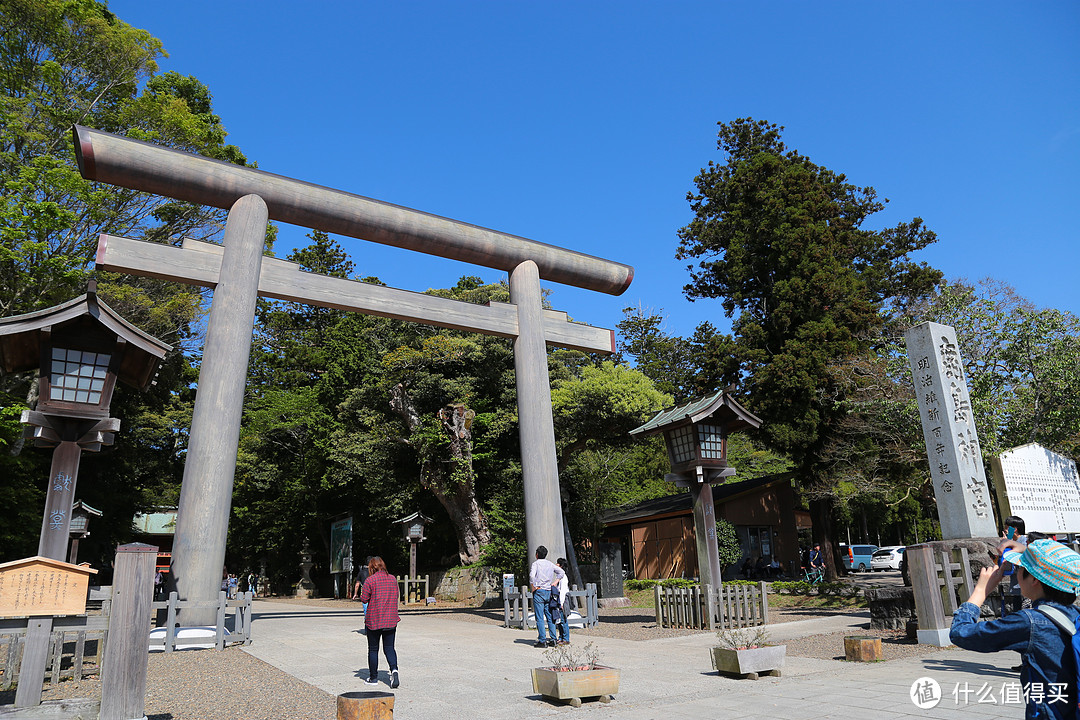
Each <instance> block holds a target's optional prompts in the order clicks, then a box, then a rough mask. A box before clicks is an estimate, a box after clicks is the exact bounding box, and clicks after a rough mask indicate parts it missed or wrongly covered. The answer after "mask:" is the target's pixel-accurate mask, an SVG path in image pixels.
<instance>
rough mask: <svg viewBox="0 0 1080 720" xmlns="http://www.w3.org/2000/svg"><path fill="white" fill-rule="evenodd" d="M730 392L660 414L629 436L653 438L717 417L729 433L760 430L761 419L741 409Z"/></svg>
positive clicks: (691, 402) (721, 391)
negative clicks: (751, 429) (758, 428)
mask: <svg viewBox="0 0 1080 720" xmlns="http://www.w3.org/2000/svg"><path fill="white" fill-rule="evenodd" d="M729 390H730V388H725V389H723V390H718V391H716V392H715V393H713V394H712V395H706V396H705V397H702V398H697V399H696V400H690V401H688V402H685V403H683V404H682V405H676V406H675V407H673V408H669V409H667V410H661V411H660V412H658V413H657V414H656V415H654V416H653V417H652V419H650V420H649V421H648V422H647V423H645V424H644V425H642V426H641V427H637V428H634V429H633V430H631V431H630V434H631V435H655V434H656V433H659V432H663V431H664V430H668V429H673V428H676V427H679V426H681V425H690V424H693V423H698V422H701V421H702V420H705V419H706V418H709V417H712V416H714V415H716V416H717V417H718V418H719V419H720V420H721V422H722V423H723V424H724V426H725V427H726V429H727V431H728V432H733V431H736V430H742V429H745V428H751V427H752V428H757V427H761V419H760V418H758V417H757V416H756V415H754V414H753V413H751V412H750V411H749V410H747V409H746V408H744V407H743V406H742V405H740V404H739V403H738V402H736V401H735V398H733V397H731V395H730V394H729Z"/></svg>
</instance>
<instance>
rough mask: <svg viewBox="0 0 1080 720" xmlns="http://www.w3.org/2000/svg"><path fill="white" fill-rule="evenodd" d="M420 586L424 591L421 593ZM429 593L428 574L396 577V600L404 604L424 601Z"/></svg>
mask: <svg viewBox="0 0 1080 720" xmlns="http://www.w3.org/2000/svg"><path fill="white" fill-rule="evenodd" d="M420 588H423V589H424V591H423V593H422V594H421V592H420ZM429 597H430V595H429V594H428V576H427V575H423V576H421V575H417V576H416V577H409V576H408V575H406V576H405V577H399V578H398V600H399V601H400V602H402V603H405V604H406V605H407V604H409V603H418V602H425V601H426V600H427V599H428V598H429Z"/></svg>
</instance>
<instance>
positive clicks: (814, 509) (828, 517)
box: [810, 497, 843, 582]
mask: <svg viewBox="0 0 1080 720" xmlns="http://www.w3.org/2000/svg"><path fill="white" fill-rule="evenodd" d="M810 513H811V516H812V518H813V523H814V535H815V536H816V538H817V540H818V542H820V543H821V554H822V559H824V560H825V580H827V581H828V582H835V581H836V578H837V576H838V575H839V573H838V571H837V570H838V568H839V567H843V565H842V564H838V563H837V559H836V547H835V545H834V544H833V540H832V537H833V527H832V500H831V499H830V498H827V497H824V498H819V499H817V500H811V501H810Z"/></svg>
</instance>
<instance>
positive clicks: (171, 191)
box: [72, 125, 634, 295]
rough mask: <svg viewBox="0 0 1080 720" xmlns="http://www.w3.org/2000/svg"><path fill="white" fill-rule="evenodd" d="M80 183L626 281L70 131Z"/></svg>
mask: <svg viewBox="0 0 1080 720" xmlns="http://www.w3.org/2000/svg"><path fill="white" fill-rule="evenodd" d="M72 134H73V136H74V141H75V156H76V159H77V160H78V162H79V171H80V172H81V173H82V176H83V177H84V178H86V179H87V180H98V181H101V182H106V183H110V184H112V185H119V186H120V187H126V188H132V189H134V190H142V191H144V192H149V193H155V194H157V195H164V196H165V197H170V198H173V199H176V200H185V201H188V202H193V203H199V204H200V205H210V206H211V207H217V208H222V209H224V210H228V209H229V208H231V207H232V206H233V203H235V202H236V201H237V200H238V199H239V198H241V197H243V196H244V195H258V196H259V197H260V198H262V199H263V202H265V203H266V208H267V214H268V216H269V218H270V219H271V220H280V221H282V222H287V223H292V224H294V225H300V226H303V227H308V228H313V229H315V230H323V231H325V232H330V233H336V234H338V235H345V236H348V237H355V238H360V239H362V240H369V241H371V242H377V243H381V244H383V245H393V246H395V247H401V248H405V249H408V250H415V251H416V252H422V253H425V254H428V255H438V256H440V257H446V258H450V259H452V260H461V261H463V262H468V263H473V264H475V265H481V266H484V267H490V268H496V269H498V270H503V271H505V272H508V273H509V272H513V270H514V268H516V267H517V266H518V265H520V264H521V263H522V262H524V261H526V260H532V261H533V262H535V263H536V266H537V268H538V269H539V271H540V277H541V278H542V279H544V280H551V281H553V282H558V283H564V284H566V285H573V286H575V287H581V288H585V289H587V290H596V291H598V292H603V293H608V294H610V295H621V294H622V293H623V292H624V291H625V290H626V288H628V287H629V286H630V283H631V281H633V279H634V268H632V267H631V266H629V265H624V264H623V263H617V262H613V261H611V260H604V259H602V258H598V257H593V256H592V255H586V254H585V253H579V252H576V251H574V250H567V249H565V248H560V247H556V246H554V245H547V244H545V243H541V242H536V241H535V240H529V239H527V238H523V237H519V236H517V235H510V234H508V233H503V232H499V231H497V230H489V229H487V228H482V227H479V226H477V225H471V224H469V223H464V222H461V221H458V220H451V219H449V218H444V217H440V216H438V215H432V214H430V213H425V212H421V211H419V210H412V209H410V208H406V207H401V206H400V205H392V204H390V203H386V202H382V201H380V200H373V199H371V198H367V197H363V196H362V195H353V194H351V193H347V192H343V191H341V190H335V189H333V188H328V187H323V186H321V185H315V184H312V183H308V182H304V181H302V180H294V179H292V178H287V177H283V176H281V175H274V174H273V173H268V172H264V171H262V170H253V169H252V168H246V167H242V166H240V165H233V164H232V163H228V162H223V161H221V160H211V159H210V158H204V157H201V156H199V155H192V154H189V153H185V152H180V151H178V150H172V149H169V148H164V147H160V146H158V145H153V144H151V143H147V142H142V141H140V140H132V139H131V138H126V137H122V136H120V135H114V134H112V133H107V132H102V131H101V130H94V129H91V128H87V127H82V126H81V125H75V126H74V127H73V128H72Z"/></svg>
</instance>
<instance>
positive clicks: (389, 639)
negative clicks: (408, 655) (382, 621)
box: [367, 627, 397, 680]
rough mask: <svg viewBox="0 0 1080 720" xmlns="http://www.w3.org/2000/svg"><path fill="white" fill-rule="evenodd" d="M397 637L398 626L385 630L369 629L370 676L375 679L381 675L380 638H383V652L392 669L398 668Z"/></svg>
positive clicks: (368, 654) (368, 661) (368, 659)
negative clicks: (395, 644)
mask: <svg viewBox="0 0 1080 720" xmlns="http://www.w3.org/2000/svg"><path fill="white" fill-rule="evenodd" d="M395 637H397V628H396V627H395V628H387V629H385V630H372V629H370V628H368V631H367V666H368V678H369V679H371V680H375V679H377V678H378V677H379V638H382V647H383V654H384V655H386V662H388V663H389V664H390V669H391V670H397V651H396V650H394V638H395Z"/></svg>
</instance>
